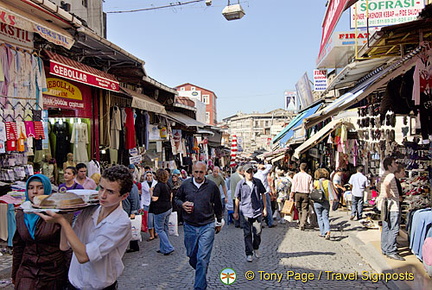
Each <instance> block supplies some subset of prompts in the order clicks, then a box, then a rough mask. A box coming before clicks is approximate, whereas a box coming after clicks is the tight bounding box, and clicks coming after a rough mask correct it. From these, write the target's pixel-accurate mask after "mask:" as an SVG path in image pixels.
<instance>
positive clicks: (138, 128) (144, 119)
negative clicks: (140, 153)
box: [135, 110, 149, 149]
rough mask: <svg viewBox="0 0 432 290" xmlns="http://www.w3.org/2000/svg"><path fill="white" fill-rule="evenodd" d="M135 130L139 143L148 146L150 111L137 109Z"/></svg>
mask: <svg viewBox="0 0 432 290" xmlns="http://www.w3.org/2000/svg"><path fill="white" fill-rule="evenodd" d="M135 113H136V119H135V132H136V137H137V145H138V146H140V147H145V148H146V149H147V148H148V119H149V118H148V113H147V112H145V111H142V110H136V111H135Z"/></svg>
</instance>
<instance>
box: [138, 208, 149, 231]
mask: <svg viewBox="0 0 432 290" xmlns="http://www.w3.org/2000/svg"><path fill="white" fill-rule="evenodd" d="M141 213H142V214H141ZM140 214H141V216H142V221H141V231H142V232H147V231H148V211H146V210H142V212H140Z"/></svg>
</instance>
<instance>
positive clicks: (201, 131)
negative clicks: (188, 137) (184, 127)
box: [197, 129, 215, 136]
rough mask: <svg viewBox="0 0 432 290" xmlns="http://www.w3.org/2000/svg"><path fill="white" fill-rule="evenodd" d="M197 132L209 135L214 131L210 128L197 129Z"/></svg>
mask: <svg viewBox="0 0 432 290" xmlns="http://www.w3.org/2000/svg"><path fill="white" fill-rule="evenodd" d="M197 134H204V135H210V136H214V134H215V133H214V132H213V131H210V130H202V129H201V130H197Z"/></svg>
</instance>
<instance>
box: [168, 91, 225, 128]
mask: <svg viewBox="0 0 432 290" xmlns="http://www.w3.org/2000/svg"><path fill="white" fill-rule="evenodd" d="M175 89H176V90H177V92H178V95H179V96H181V97H188V98H190V99H195V100H198V101H200V102H203V103H204V104H205V107H206V110H205V120H206V121H205V123H206V124H207V125H210V126H215V125H216V123H217V96H216V94H215V93H214V92H213V91H211V90H208V89H204V88H202V87H199V86H196V85H194V84H191V83H185V84H182V85H179V86H177V87H175Z"/></svg>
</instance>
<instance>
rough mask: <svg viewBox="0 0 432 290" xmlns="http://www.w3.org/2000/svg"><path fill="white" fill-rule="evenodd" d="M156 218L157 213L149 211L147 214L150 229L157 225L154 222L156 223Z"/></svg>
mask: <svg viewBox="0 0 432 290" xmlns="http://www.w3.org/2000/svg"><path fill="white" fill-rule="evenodd" d="M154 219H155V214H154V213H151V212H149V213H148V215H147V226H148V229H149V230H150V229H154V227H155V225H154V223H155V222H154Z"/></svg>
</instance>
